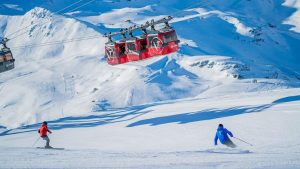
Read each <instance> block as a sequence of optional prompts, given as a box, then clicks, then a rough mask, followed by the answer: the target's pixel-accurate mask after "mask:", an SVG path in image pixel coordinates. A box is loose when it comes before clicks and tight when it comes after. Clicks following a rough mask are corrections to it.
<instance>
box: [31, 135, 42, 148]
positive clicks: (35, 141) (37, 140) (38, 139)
mask: <svg viewBox="0 0 300 169" xmlns="http://www.w3.org/2000/svg"><path fill="white" fill-rule="evenodd" d="M39 139H40V137H38V139H36V141H35V142H34V143H33V144H32V146H31V147H33V146H34V145H35V144H36V143H37V142H38V141H39Z"/></svg>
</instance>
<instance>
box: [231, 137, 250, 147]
mask: <svg viewBox="0 0 300 169" xmlns="http://www.w3.org/2000/svg"><path fill="white" fill-rule="evenodd" d="M233 138H235V139H237V140H239V141H241V142H244V143H246V144H249V145H250V146H253V145H252V144H250V143H248V142H246V141H244V140H242V139H240V138H237V137H233Z"/></svg>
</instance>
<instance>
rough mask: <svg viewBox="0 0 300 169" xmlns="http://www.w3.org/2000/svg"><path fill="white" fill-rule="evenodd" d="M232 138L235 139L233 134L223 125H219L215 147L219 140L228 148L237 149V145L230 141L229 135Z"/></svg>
mask: <svg viewBox="0 0 300 169" xmlns="http://www.w3.org/2000/svg"><path fill="white" fill-rule="evenodd" d="M227 134H229V135H230V137H233V134H232V133H231V132H230V131H229V130H227V129H226V128H224V127H223V124H219V126H218V129H217V132H216V136H215V145H217V142H218V139H219V140H220V142H221V143H222V144H224V145H226V146H228V147H231V148H235V147H236V145H235V144H234V143H233V142H232V141H231V140H230V139H229V137H228V135H227Z"/></svg>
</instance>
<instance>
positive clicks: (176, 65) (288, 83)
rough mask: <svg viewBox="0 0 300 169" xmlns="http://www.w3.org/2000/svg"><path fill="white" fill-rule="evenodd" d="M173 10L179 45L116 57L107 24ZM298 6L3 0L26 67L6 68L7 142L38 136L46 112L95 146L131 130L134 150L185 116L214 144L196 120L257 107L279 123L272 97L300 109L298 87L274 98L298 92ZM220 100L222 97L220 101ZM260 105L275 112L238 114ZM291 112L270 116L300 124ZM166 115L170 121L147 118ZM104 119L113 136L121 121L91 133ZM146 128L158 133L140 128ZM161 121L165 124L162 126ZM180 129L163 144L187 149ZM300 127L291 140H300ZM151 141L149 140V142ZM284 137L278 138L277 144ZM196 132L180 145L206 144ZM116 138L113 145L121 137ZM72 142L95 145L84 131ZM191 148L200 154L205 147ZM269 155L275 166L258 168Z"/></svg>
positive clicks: (8, 32) (273, 1) (0, 86)
mask: <svg viewBox="0 0 300 169" xmlns="http://www.w3.org/2000/svg"><path fill="white" fill-rule="evenodd" d="M168 15H171V16H173V17H174V19H173V20H172V21H171V24H172V26H173V27H174V29H175V30H176V32H177V35H178V37H179V39H180V41H181V43H180V50H179V51H178V52H177V53H173V54H170V55H167V56H160V57H154V58H151V59H148V60H144V61H139V62H129V63H126V64H122V65H115V66H111V65H108V64H107V63H106V61H105V59H104V58H103V56H104V45H105V42H106V41H107V39H105V38H104V37H103V34H104V33H106V32H111V31H117V30H119V29H120V28H125V27H128V26H132V25H134V24H143V23H144V22H146V21H148V20H151V19H159V18H162V17H164V16H168ZM299 18H300V1H299V0H242V1H241V0H222V1H219V0H210V1H204V0H198V1H196V0H187V1H182V0H149V1H144V0H79V1H73V0H64V1H61V0H29V1H22V2H20V1H18V0H2V1H1V2H0V37H8V38H9V39H10V41H9V42H8V46H9V47H10V48H11V50H12V52H13V54H14V58H15V59H16V62H15V69H13V70H11V71H8V72H4V73H1V74H0V98H1V99H0V142H1V141H3V143H5V144H6V145H10V146H15V145H18V142H11V140H12V139H13V138H16V137H18V136H16V135H18V134H16V133H19V132H20V133H21V136H20V137H22V139H24V140H26V141H29V142H33V141H32V140H34V139H29V138H25V137H28V136H29V135H30V134H31V135H34V134H33V132H32V131H34V130H35V129H36V128H37V127H38V124H39V123H40V122H42V121H45V120H47V121H50V122H52V123H53V126H52V128H54V130H57V133H58V136H56V138H60V137H62V135H64V134H66V133H67V132H70V133H71V134H74V133H76V132H79V133H85V134H86V135H85V137H86V138H88V142H89V144H88V145H87V146H86V147H87V148H95V147H97V148H99V147H101V146H102V145H106V146H107V145H108V144H109V143H110V142H116V141H117V140H119V139H120V138H122V139H124V140H125V142H124V143H123V144H121V145H120V146H117V147H118V148H119V149H120V150H122V151H123V149H122V148H121V147H122V146H124V147H125V148H124V151H128V150H135V148H134V147H135V146H133V145H134V144H133V143H136V142H139V143H136V150H141V151H143V150H151V149H152V148H153V147H155V146H159V142H160V141H161V139H162V137H163V136H164V135H165V134H167V133H172V132H171V131H173V130H174V129H178V132H179V133H180V134H183V133H185V128H184V127H183V128H181V127H179V126H180V125H179V124H176V125H175V124H173V123H174V122H178V123H181V124H185V123H190V122H196V123H195V124H194V123H193V124H192V125H190V124H188V125H184V126H185V127H186V129H189V130H191V132H187V133H185V134H183V135H184V136H183V137H187V138H189V139H198V140H199V139H202V140H205V141H204V142H203V143H204V145H209V143H210V139H211V138H209V139H207V138H206V137H204V136H199V137H198V136H192V133H194V132H196V131H197V130H198V129H199V128H198V126H197V124H198V125H202V124H203V125H204V124H206V125H208V126H209V127H207V126H206V127H204V129H205V130H206V129H207V130H210V131H211V130H214V127H215V126H211V125H215V124H217V123H218V122H222V121H226V122H228V123H230V122H231V123H233V121H234V120H238V121H240V122H237V123H235V124H232V125H231V127H236V126H238V125H244V124H246V123H247V122H248V121H249V120H251V118H253V119H255V120H256V122H257V125H258V126H259V125H261V126H260V127H256V129H260V130H262V129H263V128H265V127H271V125H268V124H265V122H266V121H264V119H265V118H266V117H269V115H270V114H271V113H275V112H276V110H270V111H269V112H268V109H269V108H270V107H272V106H275V107H276V106H279V107H281V108H282V111H284V112H290V111H291V110H290V109H289V108H288V106H291V107H292V108H298V107H299V106H297V105H296V104H295V105H294V104H293V105H288V104H289V103H288V102H290V101H293V102H294V101H297V103H299V97H292V99H288V100H289V101H286V100H285V101H281V102H280V103H282V104H281V106H280V105H279V104H278V103H277V102H275V101H276V100H280V98H282V97H283V98H284V97H287V98H289V97H290V96H298V94H299V89H298V88H299V87H300V66H299V64H300V48H299V46H300V22H299ZM270 95H273V96H270ZM239 97H240V98H241V100H239ZM248 97H249V98H248ZM260 98H262V99H260ZM220 100H223V102H221V103H217V102H219V101H220ZM294 103H295V102H294ZM285 104H287V105H285ZM185 106H187V107H185ZM260 111H262V112H265V111H266V113H265V114H263V113H262V114H263V115H255V116H254V117H252V116H250V115H247V116H246V117H244V116H242V117H240V116H238V117H231V116H237V115H240V114H244V113H246V112H260ZM183 112H191V113H187V114H181V113H183ZM209 112H210V114H209ZM202 113H204V114H202ZM218 113H221V115H217V114H218ZM180 114H181V115H180ZM253 114H255V113H253ZM275 114H276V113H275ZM251 115H252V114H251ZM290 115H291V116H290V117H285V116H281V115H280V114H276V115H275V116H274V117H272V118H271V121H274V122H277V120H280V119H282V118H287V119H288V120H289V122H290V125H287V126H285V123H282V124H280V125H279V126H280V127H283V126H285V127H286V129H291V128H294V127H295V126H296V122H295V119H297V118H299V116H296V115H295V114H290ZM161 116H164V117H166V118H159V117H161ZM167 117H169V118H167ZM228 118H229V119H228ZM231 118H232V119H231ZM174 119H175V120H174ZM186 119H188V122H185V120H186ZM193 119H194V120H193ZM220 119H221V120H220ZM253 119H252V120H253ZM259 119H262V120H259ZM206 120H207V121H208V122H203V121H206ZM169 123H172V124H171V125H168V124H169ZM287 123H288V122H287ZM160 124H165V125H166V127H157V128H155V129H153V128H151V127H149V126H148V125H152V126H156V125H160ZM144 125H147V127H142V126H144ZM177 125H179V126H177ZM50 126H51V125H50ZM76 126H77V127H76ZM162 126H164V125H162ZM246 126H247V127H252V129H249V131H251V132H254V133H255V134H254V135H255V136H259V135H260V134H259V133H256V132H255V131H256V129H254V128H253V127H254V126H256V125H255V124H253V125H252V124H247V125H246ZM279 126H278V127H279ZM87 127H89V128H87ZM123 127H125V128H126V129H123ZM16 128H17V129H16ZM110 128H111V130H109V129H110ZM120 128H122V129H120ZM204 129H203V130H204ZM276 129H278V128H276ZM93 130H96V131H98V132H101V133H102V134H103V133H104V135H105V136H107V137H109V136H111V134H109V133H110V132H111V133H112V135H113V134H116V135H118V136H112V137H113V138H112V139H106V140H104V141H102V142H100V143H101V144H100V143H95V142H94V141H92V140H93V139H95V137H96V136H98V135H97V134H96V135H93ZM203 130H201V131H202V132H204V134H205V135H206V136H209V137H213V136H212V135H211V133H209V132H208V131H203ZM291 130H292V129H291ZM1 132H2V133H1ZM123 132H124V133H126V134H122V133H123ZM144 132H149V135H147V136H145V138H139V139H137V140H134V139H130V138H131V137H130V136H135V137H138V136H142V135H143V134H142V133H144ZM156 132H161V133H162V134H158V135H157V136H153V135H154V134H155V133H156ZM99 134H100V133H99ZM180 134H176V133H172V134H170V137H169V139H166V140H164V141H165V142H164V141H162V143H161V144H162V145H164V146H165V148H163V149H164V151H169V150H170V151H176V147H178V145H181V144H186V142H185V140H184V139H183V138H181V139H179V140H178V142H176V143H171V142H170V140H176V139H178V137H177V136H179V135H180ZM239 134H241V135H242V136H246V133H239ZM273 134H274V133H269V135H266V136H269V137H274V135H273ZM67 136H69V137H70V138H73V137H72V135H70V134H67ZM297 136H299V135H298V134H297V135H295V136H293V137H292V138H291V139H290V140H289V141H290V142H292V141H296V137H297ZM1 137H2V138H3V139H2V140H1ZM75 139H78V138H77V137H76V138H75ZM67 140H68V139H67ZM124 140H122V141H124ZM159 140H160V141H159ZM147 141H148V142H147ZM151 141H153V143H149V142H151ZM10 142H11V143H10ZM143 142H147V143H149V146H146V147H144V148H142V147H143V144H142V143H143ZM64 143H65V142H63V141H57V142H56V144H57V145H63V144H64ZM258 143H259V144H263V140H259V141H258ZM280 143H281V141H278V142H276V141H275V143H274V145H278V144H280ZM298 143H299V141H298ZM5 144H4V145H5ZM125 144H128V145H127V146H126V145H125ZM189 144H190V145H191V146H188V145H185V146H182V147H180V146H179V149H180V150H194V149H195V148H196V147H197V146H199V145H198V143H197V142H196V141H195V140H194V141H192V142H189ZM27 145H28V144H27ZM116 145H117V144H113V146H116ZM168 145H169V146H168ZM1 146H2V144H1ZM22 146H25V147H26V144H24V145H22ZM113 146H108V148H103V150H105V151H111V150H115V149H117V148H116V147H113ZM70 147H76V148H86V147H84V146H80V141H75V142H74V144H73V143H71V145H70ZM160 148H161V147H160ZM267 148H268V147H263V150H264V149H267ZM157 150H158V151H159V149H157ZM296 150H299V144H297V146H296ZM23 151H25V152H26V150H23ZM5 152H6V151H5ZM242 152H244V151H242ZM283 152H287V151H285V149H284V151H283ZM12 153H14V152H12ZM91 153H92V152H91ZM142 155H145V154H142ZM173 155H174V154H172V155H166V156H167V157H168V158H169V156H173ZM189 155H190V156H192V157H193V158H195V156H194V155H195V154H189ZM117 156H118V155H117ZM146 156H147V155H146ZM254 157H255V158H258V156H255V155H254ZM16 158H17V157H16ZM290 158H292V155H289V156H286V159H288V160H291V161H293V159H290ZM0 159H1V157H0ZM2 159H4V158H2ZM276 159H278V157H276V158H275V157H274V158H272V160H273V161H276ZM223 160H226V158H225V159H223ZM293 162H294V161H293ZM7 166H8V167H9V165H7ZM195 166H196V167H197V166H199V164H198V165H195ZM240 166H241V165H237V166H236V167H235V168H239V167H240ZM271 166H272V167H274V165H271ZM275 166H276V165H275ZM278 166H282V165H281V164H280V165H278ZM288 166H290V167H291V168H293V166H294V165H288ZM295 166H300V164H299V163H295ZM52 167H56V166H52ZM91 167H93V166H91ZM135 167H136V166H135ZM160 167H162V168H164V166H163V165H162V166H160ZM204 167H211V166H210V165H207V166H206V165H204ZM259 167H262V168H264V166H256V167H253V168H259ZM0 168H1V167H0ZM129 168H130V165H129ZM137 168H139V166H138V167H137ZM141 168H144V167H141ZM150 168H151V167H150ZM152 168H153V166H152ZM179 168H180V167H179ZM225 168H226V166H225ZM233 168H234V167H233ZM279 168H280V167H279Z"/></svg>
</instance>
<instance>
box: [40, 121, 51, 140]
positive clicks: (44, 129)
mask: <svg viewBox="0 0 300 169" xmlns="http://www.w3.org/2000/svg"><path fill="white" fill-rule="evenodd" d="M47 132H49V133H51V131H50V130H49V129H48V127H47V125H45V124H42V126H41V128H40V129H39V133H40V136H41V137H44V136H47Z"/></svg>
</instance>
